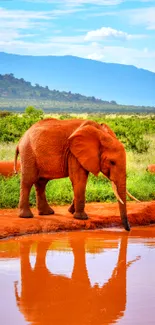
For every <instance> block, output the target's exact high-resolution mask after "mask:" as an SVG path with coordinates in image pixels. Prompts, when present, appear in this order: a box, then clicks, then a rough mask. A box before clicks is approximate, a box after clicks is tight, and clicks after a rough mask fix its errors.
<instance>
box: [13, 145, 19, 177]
mask: <svg viewBox="0 0 155 325" xmlns="http://www.w3.org/2000/svg"><path fill="white" fill-rule="evenodd" d="M18 155H19V147H18V145H17V147H16V151H15V159H14V174H15V175H17V174H18V172H17V158H18Z"/></svg>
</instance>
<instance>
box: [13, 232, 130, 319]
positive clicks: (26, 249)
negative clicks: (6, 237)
mask: <svg viewBox="0 0 155 325" xmlns="http://www.w3.org/2000/svg"><path fill="white" fill-rule="evenodd" d="M79 235H80V233H79ZM81 237H82V236H81ZM81 237H80V240H78V241H77V239H76V240H75V238H74V239H72V238H70V246H71V248H72V252H73V255H74V267H73V272H72V276H71V278H67V277H65V276H62V275H56V274H53V273H51V272H50V271H49V270H48V269H47V267H46V253H47V252H48V247H49V246H50V244H51V242H49V241H45V242H39V243H38V246H37V256H36V263H35V267H34V269H32V267H31V264H30V261H29V253H30V248H31V243H30V242H29V244H28V243H25V242H23V243H20V259H21V294H20V295H19V293H18V287H17V283H15V296H16V302H17V306H18V308H19V310H20V311H21V312H22V313H23V315H24V317H25V319H26V320H27V321H28V322H29V323H30V324H31V325H35V324H36V325H47V324H64V325H69V324H74V325H79V324H85V325H87V324H95V325H101V324H107V325H108V324H109V325H110V324H113V323H114V322H116V321H117V320H118V319H120V318H121V317H122V316H123V314H124V311H125V308H126V272H127V267H128V266H130V265H131V264H132V262H134V261H136V260H134V261H131V262H128V263H127V262H126V255H127V243H128V235H127V234H126V233H122V234H117V235H115V237H114V240H115V245H116V243H117V245H118V244H119V242H120V248H119V256H118V261H117V265H116V267H115V268H114V270H113V272H112V275H111V278H109V280H108V281H107V282H106V283H105V284H104V285H103V286H102V287H99V286H98V285H97V284H95V285H94V286H91V283H90V280H89V277H88V271H87V267H86V255H85V253H86V252H85V247H86V242H85V238H83V237H82V238H81ZM78 238H79V237H78ZM102 239H103V235H102ZM105 245H106V246H105V247H106V249H107V242H105ZM111 248H112V247H111V246H109V249H111ZM52 254H53V253H52ZM103 278H104V274H103Z"/></svg>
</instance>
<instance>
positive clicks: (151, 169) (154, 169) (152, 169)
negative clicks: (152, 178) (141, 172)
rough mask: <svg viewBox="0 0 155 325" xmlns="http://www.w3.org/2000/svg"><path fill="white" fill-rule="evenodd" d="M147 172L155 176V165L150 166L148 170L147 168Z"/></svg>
mask: <svg viewBox="0 0 155 325" xmlns="http://www.w3.org/2000/svg"><path fill="white" fill-rule="evenodd" d="M146 171H148V172H150V173H152V174H155V164H152V165H148V166H147V168H146Z"/></svg>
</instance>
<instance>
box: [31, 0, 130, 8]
mask: <svg viewBox="0 0 155 325" xmlns="http://www.w3.org/2000/svg"><path fill="white" fill-rule="evenodd" d="M27 1H28V2H38V3H39V2H44V0H27ZM123 1H124V0H46V3H52V4H63V5H67V6H72V7H74V6H81V5H85V4H92V5H96V6H113V5H118V4H120V3H122V2H123Z"/></svg>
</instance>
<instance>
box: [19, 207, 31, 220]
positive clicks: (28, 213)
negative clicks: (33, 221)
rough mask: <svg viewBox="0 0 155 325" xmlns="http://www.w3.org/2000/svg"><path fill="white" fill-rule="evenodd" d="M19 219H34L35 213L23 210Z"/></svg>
mask: <svg viewBox="0 0 155 325" xmlns="http://www.w3.org/2000/svg"><path fill="white" fill-rule="evenodd" d="M19 218H33V213H32V212H31V210H30V209H29V210H23V209H21V210H20V212H19Z"/></svg>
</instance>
